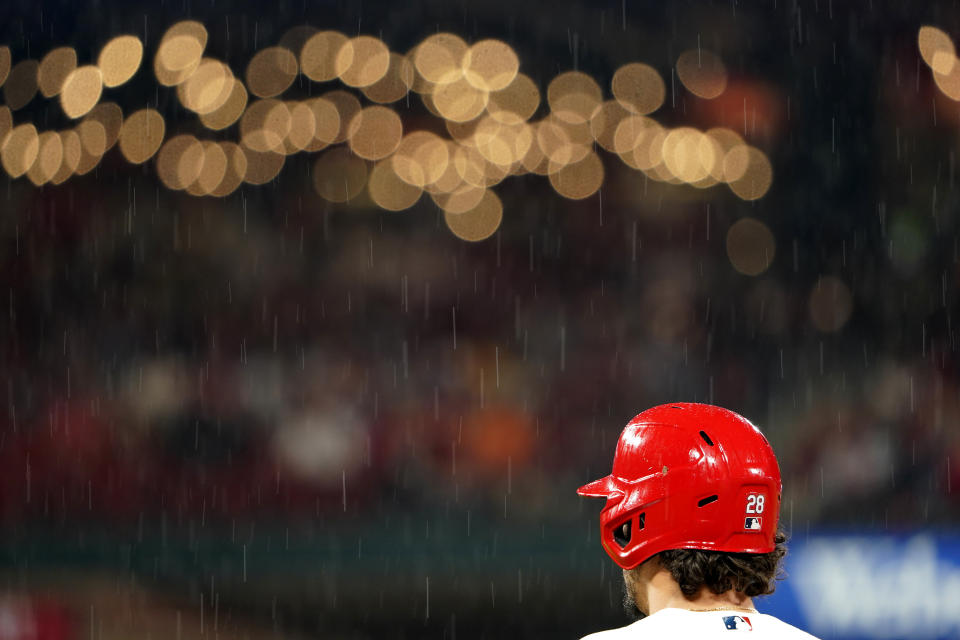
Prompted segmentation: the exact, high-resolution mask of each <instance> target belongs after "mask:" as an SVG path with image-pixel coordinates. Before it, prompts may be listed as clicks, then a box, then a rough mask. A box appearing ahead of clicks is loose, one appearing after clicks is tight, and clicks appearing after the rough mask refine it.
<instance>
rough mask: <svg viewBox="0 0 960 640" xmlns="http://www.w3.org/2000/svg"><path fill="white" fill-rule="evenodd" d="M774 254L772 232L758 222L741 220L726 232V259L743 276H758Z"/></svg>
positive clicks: (767, 265)
mask: <svg viewBox="0 0 960 640" xmlns="http://www.w3.org/2000/svg"><path fill="white" fill-rule="evenodd" d="M775 253H776V240H775V239H774V237H773V232H772V231H770V228H769V227H768V226H767V225H765V224H764V223H762V222H760V221H759V220H755V219H753V218H742V219H740V220H737V221H736V222H735V223H733V224H732V225H731V226H730V229H729V230H728V231H727V257H728V258H729V259H730V264H732V265H733V268H734V269H736V270H737V271H739V272H740V273H742V274H744V275H747V276H758V275H760V274H761V273H763V272H764V271H766V270H767V268H768V267H769V266H770V264H771V263H772V262H773V256H774V254H775Z"/></svg>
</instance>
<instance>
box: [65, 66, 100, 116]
mask: <svg viewBox="0 0 960 640" xmlns="http://www.w3.org/2000/svg"><path fill="white" fill-rule="evenodd" d="M102 92H103V79H102V76H101V74H100V69H99V68H97V67H95V66H93V65H85V66H82V67H77V68H76V69H74V70H73V71H71V72H70V74H69V75H68V76H67V79H66V80H64V81H63V89H62V90H61V91H60V107H61V108H62V109H63V112H64V113H65V114H66V115H67V116H68V117H70V118H79V117H81V116H83V115H85V114H87V113H88V112H89V111H90V110H91V109H93V107H94V106H95V105H96V104H97V102H98V101H99V100H100V94H101V93H102Z"/></svg>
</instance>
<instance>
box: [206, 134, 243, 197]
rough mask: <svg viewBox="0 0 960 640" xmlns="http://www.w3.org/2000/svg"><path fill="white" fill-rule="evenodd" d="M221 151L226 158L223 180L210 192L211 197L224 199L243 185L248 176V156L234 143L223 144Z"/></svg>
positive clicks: (221, 144)
mask: <svg viewBox="0 0 960 640" xmlns="http://www.w3.org/2000/svg"><path fill="white" fill-rule="evenodd" d="M220 149H221V150H222V151H223V153H224V156H226V160H227V164H226V167H225V168H224V174H223V179H222V180H221V181H220V183H219V184H217V186H216V187H214V188H213V189H211V190H210V195H212V196H215V197H218V198H222V197H224V196H227V195H230V194H231V193H233V192H234V191H236V190H237V188H239V187H240V185H241V184H243V181H244V179H245V178H246V175H247V154H246V153H244V151H243V148H241V147H240V145H238V144H235V143H233V142H221V143H220Z"/></svg>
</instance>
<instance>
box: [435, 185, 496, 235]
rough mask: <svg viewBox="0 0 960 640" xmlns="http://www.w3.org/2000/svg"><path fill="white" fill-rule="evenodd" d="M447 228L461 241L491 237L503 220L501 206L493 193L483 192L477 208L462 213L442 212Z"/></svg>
mask: <svg viewBox="0 0 960 640" xmlns="http://www.w3.org/2000/svg"><path fill="white" fill-rule="evenodd" d="M443 219H444V221H445V222H446V223H447V228H448V229H450V231H451V232H452V233H453V235H455V236H457V237H458V238H460V239H461V240H467V241H468V242H479V241H481V240H485V239H487V238H489V237H490V236H492V235H493V234H494V233H495V232H496V231H497V229H498V228H499V227H500V222H501V221H502V220H503V204H502V203H501V202H500V198H499V197H498V196H497V194H496V193H494V192H493V191H489V190H485V191H484V192H483V197H482V198H481V199H480V202H479V203H478V204H477V206H475V207H473V208H472V209H470V210H468V211H465V212H464V213H450V212H449V211H444V214H443Z"/></svg>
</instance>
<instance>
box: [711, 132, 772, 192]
mask: <svg viewBox="0 0 960 640" xmlns="http://www.w3.org/2000/svg"><path fill="white" fill-rule="evenodd" d="M723 162H724V165H723V166H724V179H725V180H726V181H727V183H728V184H729V185H730V189H731V190H732V191H733V192H734V193H735V194H737V195H738V196H739V197H740V198H742V199H744V200H756V199H758V198H762V197H763V196H764V195H765V194H766V193H767V191H768V190H769V189H770V185H771V183H772V182H773V167H772V166H771V165H770V160H768V159H767V156H766V154H764V153H763V151H760V149H757V148H756V147H751V146H749V145H742V146H739V147H734V148H733V149H731V150H730V151H729V152H727V154H726V156H725V157H724V161H723Z"/></svg>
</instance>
